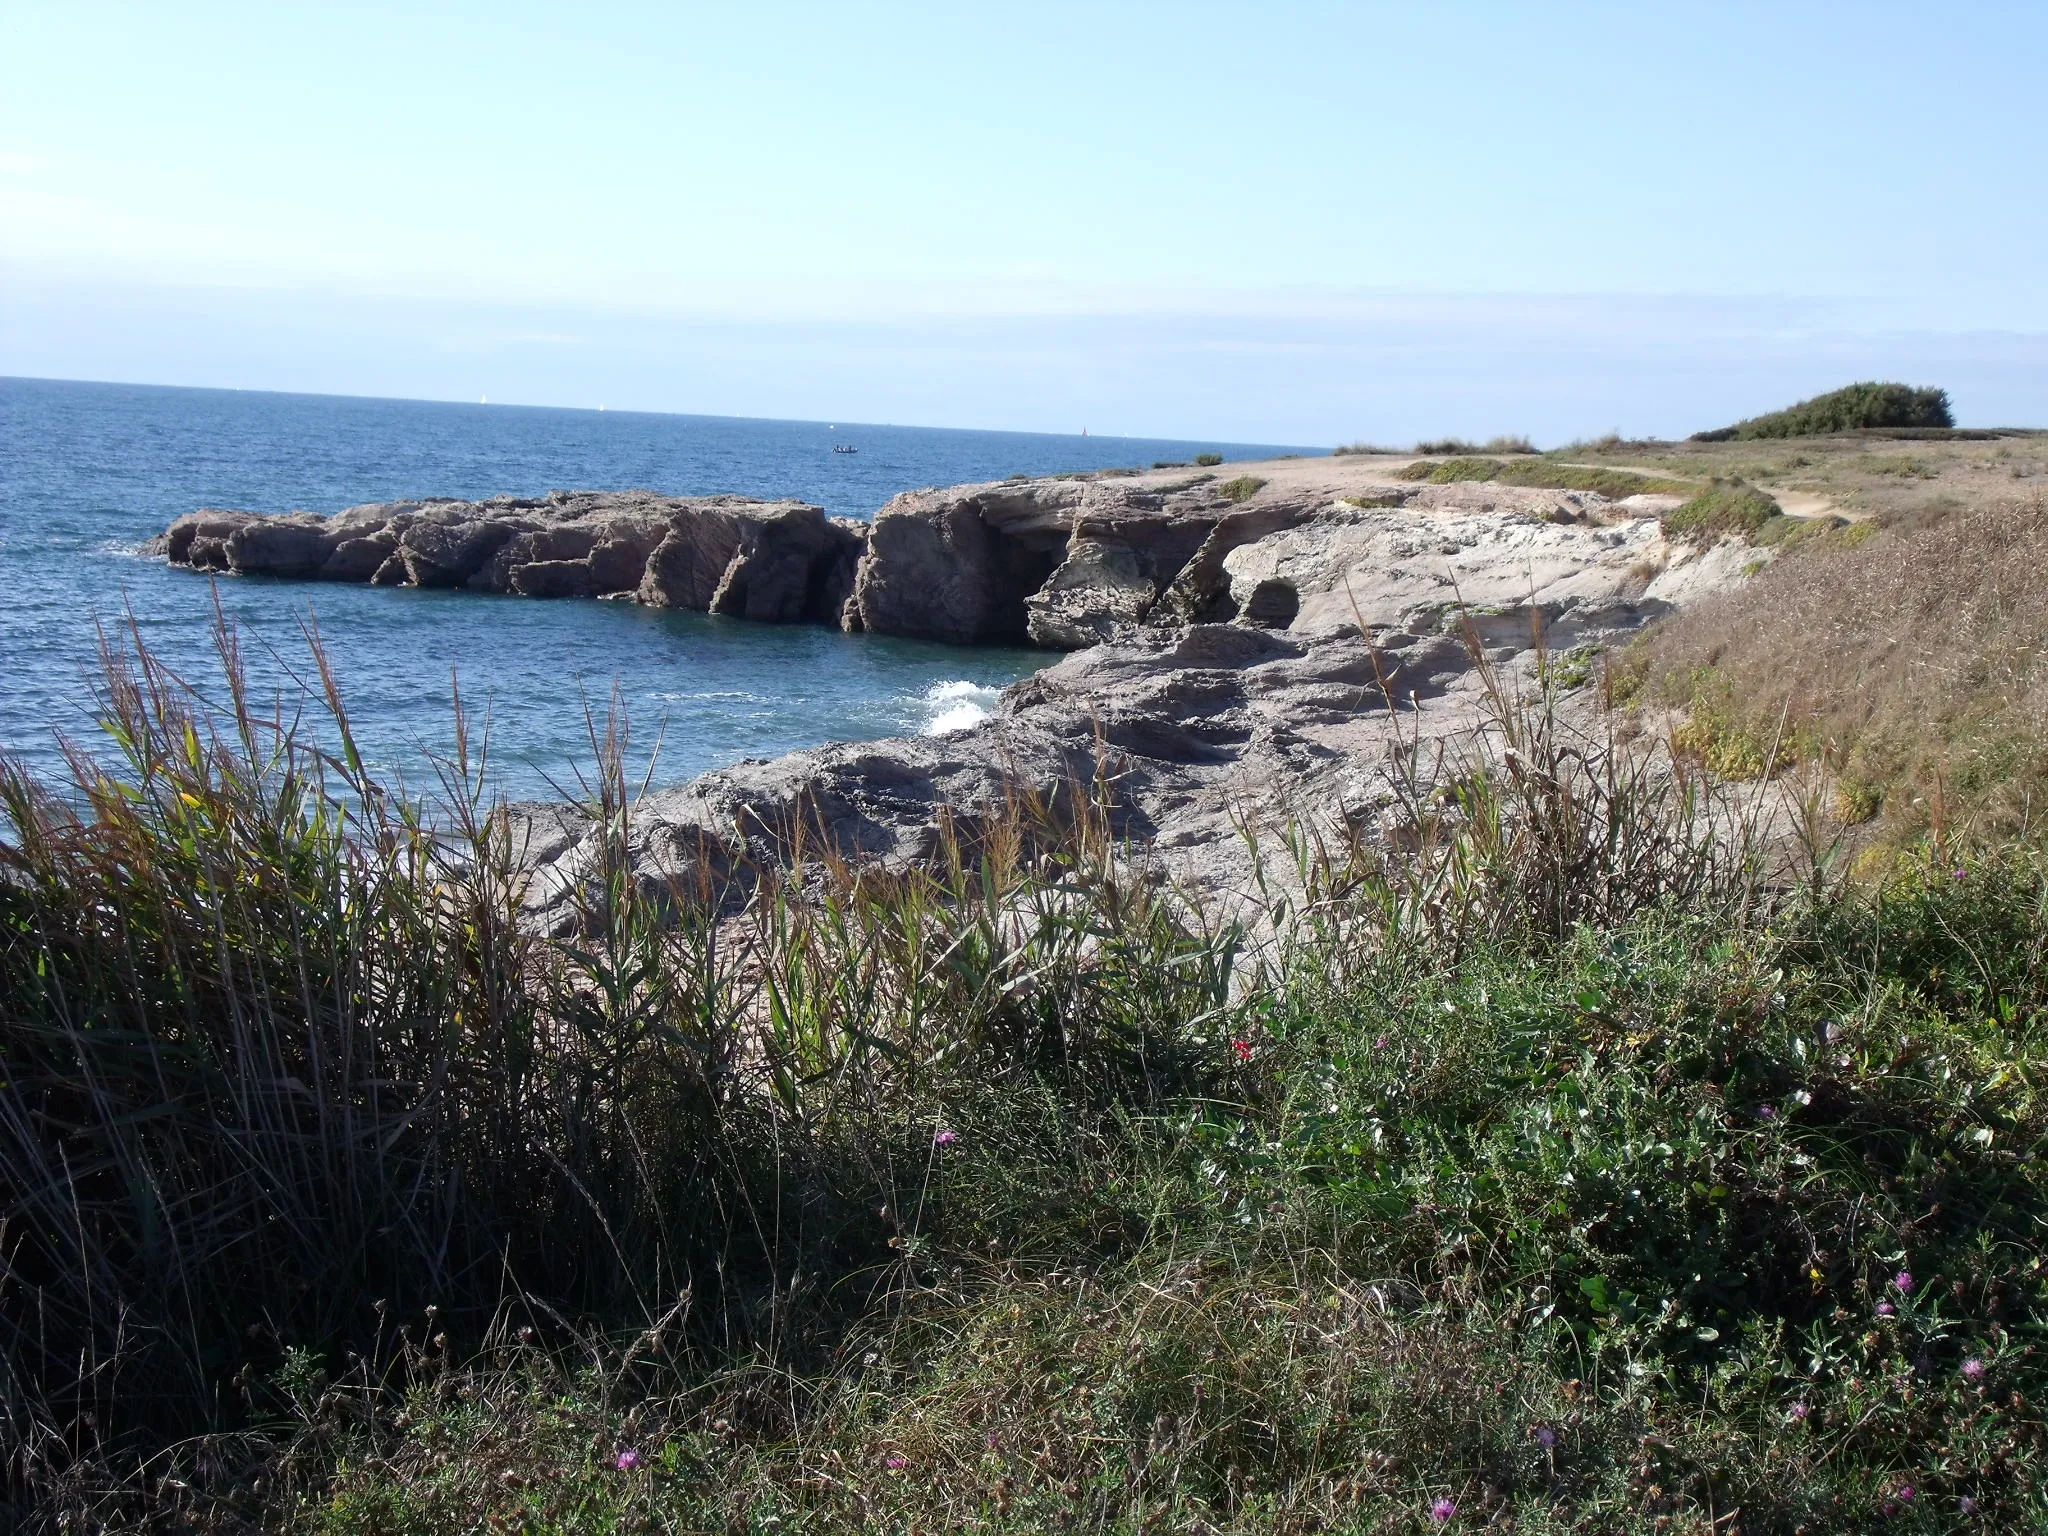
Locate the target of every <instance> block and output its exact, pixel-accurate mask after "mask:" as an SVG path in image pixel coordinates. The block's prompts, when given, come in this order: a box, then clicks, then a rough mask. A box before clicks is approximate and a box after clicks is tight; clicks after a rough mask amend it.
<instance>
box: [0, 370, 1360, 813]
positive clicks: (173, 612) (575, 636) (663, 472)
mask: <svg viewBox="0 0 2048 1536" xmlns="http://www.w3.org/2000/svg"><path fill="white" fill-rule="evenodd" d="M838 445H850V446H852V447H853V448H855V449H857V450H858V451H857V452H855V453H835V452H833V449H834V447H835V446H838ZM1317 451H1320V450H1315V449H1301V448H1290V447H1288V446H1286V445H1282V444H1260V443H1225V442H1215V441H1207V440H1176V439H1155V438H1128V437H1084V436H1071V437H1069V436H1055V435H1049V434H1038V433H1025V432H981V431H960V430H950V429H941V428H932V427H906V426H885V425H876V424H872V423H856V422H824V421H773V420H755V419H750V418H741V417H727V416H679V415H658V414H652V413H647V412H639V411H611V410H607V411H595V410H558V409H546V408H537V407H528V406H513V405H493V404H485V403H479V404H476V405H468V404H454V403H447V402H429V401H417V400H381V399H364V398H357V397H346V396H329V395H293V394H269V393H257V392H252V391H240V390H214V389H177V388H163V387H155V386H144V385H131V384H96V383H75V382H62V381H55V380H46V379H17V378H0V753H6V754H8V755H10V756H12V757H14V758H16V759H18V760H23V761H26V762H27V764H28V765H29V766H30V768H31V769H33V770H34V771H35V772H36V773H38V774H39V775H41V776H43V777H44V778H45V779H46V780H48V781H50V782H52V783H53V784H54V783H56V782H58V781H59V780H60V779H61V777H62V774H63V768H64V760H65V757H64V754H65V744H66V743H67V742H68V743H70V744H72V746H74V747H76V748H82V749H84V750H85V751H87V752H89V753H92V754H94V755H96V756H100V757H102V758H104V757H106V756H107V755H108V752H109V750H110V749H109V742H108V738H107V736H106V733H105V732H104V731H103V730H102V729H101V728H100V726H99V725H98V719H99V715H98V713H97V706H98V703H99V701H100V699H101V698H102V697H103V688H102V681H101V680H102V676H103V673H102V668H101V661H100V658H101V647H102V644H103V643H105V642H107V641H112V642H114V643H116V644H123V645H125V644H129V643H131V641H132V640H133V639H139V641H140V642H141V643H142V644H143V645H144V646H146V647H147V648H148V650H149V651H150V653H151V654H152V655H154V656H155V657H156V658H157V659H158V660H159V661H160V662H161V663H163V664H164V665H165V666H167V667H168V668H170V669H171V670H172V671H173V672H174V673H175V674H177V676H179V677H180V678H181V679H183V680H184V681H185V682H186V683H187V684H189V685H190V686H191V687H192V688H193V689H194V690H196V691H197V692H198V694H199V695H200V697H201V699H202V700H203V701H204V702H206V703H208V704H215V705H217V704H218V703H219V701H220V700H221V697H222V683H223V673H222V668H221V665H220V660H219V655H218V651H217V648H216V641H215V630H216V612H218V613H219V614H220V615H221V616H223V617H225V619H226V621H227V622H228V624H229V625H230V626H231V627H232V629H233V631H234V633H235V636H236V639H237V643H238V646H239V649H240V653H241V655H242V657H243V660H244V662H245V664H246V667H247V670H248V673H249V676H250V677H251V679H252V681H253V683H254V685H255V689H256V692H257V695H258V697H259V699H261V700H262V701H263V702H264V704H265V706H266V708H282V709H283V710H285V711H286V712H287V714H290V713H293V712H295V711H298V710H300V709H301V708H303V707H304V706H305V705H306V703H307V697H306V690H307V688H308V685H309V684H310V683H312V682H313V680H314V677H315V673H314V669H313V665H312V648H311V641H310V637H311V636H312V635H313V634H314V633H316V632H317V634H318V637H319V642H320V644H321V646H322V647H323V649H324V651H325V653H326V656H327V659H328V662H329V664H330V665H331V667H332V669H333V672H334V673H335V675H336V676H337V678H338V679H339V683H340V688H341V694H342V697H343V699H344V701H345V703H346V705H347V709H348V713H349V717H350V723H351V727H352V730H353V733H354V735H355V737H356V740H357V743H358V746H359V748H360V749H361V751H362V752H363V754H364V756H365V758H366V759H367V760H368V761H369V763H370V765H371V767H372V768H373V769H374V770H375V771H377V772H378V773H379V774H380V776H382V777H383V778H385V779H386V780H387V781H388V782H391V783H393V784H397V785H402V786H407V787H411V788H413V789H415V790H425V789H427V788H430V787H431V786H432V784H433V783H434V782H435V773H434V768H433V764H434V763H435V762H436V760H442V759H445V758H446V757H447V756H448V755H449V753H450V752H451V750H452V748H453V745H454V742H455V736H456V730H455V719H456V712H455V701H456V698H457V694H458V690H459V695H460V699H461V702H462V707H463V710H464V712H465V714H466V716H467V717H468V719H469V721H470V724H471V733H472V737H473V742H472V745H473V746H474V745H475V744H476V742H478V741H487V742H488V749H489V750H488V758H487V764H488V766H487V770H486V771H487V775H488V780H489V788H490V790H491V791H492V792H493V793H495V794H500V795H503V796H506V797H508V798H514V799H524V798H546V797H557V796H562V795H574V794H577V793H579V792H580V786H581V785H582V784H583V783H584V782H586V781H587V779H588V776H589V773H590V769H591V767H592V764H593V762H594V760H595V746H594V740H593V736H594V733H595V734H602V732H603V731H604V729H605V728H606V722H607V721H608V720H610V719H612V718H614V711H615V709H616V718H618V719H620V720H621V721H623V722H624V723H625V725H626V727H627V730H628V748H627V755H628V760H629V763H630V765H631V767H632V770H633V772H634V774H635V776H636V779H644V780H645V781H646V782H649V783H654V784H666V783H676V782H681V781H683V780H686V779H689V778H692V777H694V776H696V775H697V774H700V773H703V772H706V771H707V770H710V769H713V768H718V767H723V766H726V765H729V764H732V763H735V762H738V761H740V760H743V759H747V758H765V757H773V756H778V755H780V754H782V753H785V752H790V751H794V750H796V749H798V748H802V747H810V746H817V745H821V744H823V743H827V742H835V741H859V740H871V739H874V738H878V737H884V736H898V735H910V734H917V733H927V732H932V733H935V732H943V731H947V730H955V729H960V728H962V727H964V726H968V725H972V724H973V723H974V722H975V721H976V720H979V719H981V718H983V717H985V716H986V715H987V713H988V712H989V711H990V710H991V709H992V708H993V706H994V704H995V701H996V697H997V694H998V693H999V692H1000V690H1001V689H1002V688H1003V687H1004V686H1005V685H1007V684H1009V683H1012V682H1015V681H1017V680H1018V679H1019V678H1022V677H1026V676H1028V675H1030V674H1031V673H1032V672H1034V671H1036V670H1038V669H1039V668H1040V667H1043V666H1045V665H1046V664H1048V663H1049V662H1050V661H1052V660H1053V659H1055V657H1054V656H1053V654H1052V653H1049V652H1045V651H1031V650H1014V649H1002V650H997V649H983V648H973V649H968V648H960V647H953V646H942V645H933V644H926V643H922V642H917V641H907V640H898V639H890V638H885V637H880V636H872V635H843V634H839V633H837V632H835V631H831V630H827V629H823V628H815V627H811V626H796V625H768V624H753V623H749V622H747V621H745V620H742V619H730V618H720V617H714V616H711V615H707V614H696V613H674V612H663V611H657V610H653V609H647V608H642V607H640V606H638V605H636V604H633V603H628V602H586V601H576V600H563V601H543V600H536V599H528V598H514V597H503V596H493V595H487V594H480V593H470V592H448V591H428V592H421V591H412V590H407V589H402V588H371V587H356V586H341V585H331V584H324V583H301V582H286V581H276V580H270V579H266V578H259V577H226V578H221V579H218V580H216V579H214V578H211V577H208V576H205V575H201V574H198V573H195V572H191V571H184V570H174V569H172V568H171V567H170V566H168V565H167V564H165V563H164V562H163V561H162V560H161V559H156V558H152V557H150V556H148V555H146V554H145V553H144V552H143V546H144V544H145V542H146V541H147V540H149V539H150V538H151V537H153V536H154V535H156V534H158V533H161V532H162V531H163V529H164V527H165V526H166V525H167V524H168V523H169V522H170V521H171V520H172V519H173V518H175V517H177V516H179V515H180V514H182V513H186V512H190V511H193V510H195V509H197V508H200V507H230V508H239V509H244V510H251V511H261V512H283V511H291V510H298V509H305V510H309V511H314V512H334V511H339V510H340V509H341V508H343V507H348V506H354V505H357V504H358V503H362V502H369V501H391V500H398V499H401V498H409V497H420V496H458V497H464V498H475V497H483V496H491V495H496V494H498V493H500V492H510V493H513V494H518V495H537V494H541V493H544V492H546V491H549V490H555V489H616V490H623V489H630V488H635V487H644V488H648V489H652V490H656V491H661V492H665V493H668V494H673V495H702V494H710V493H714V492H737V493H739V494H742V495H748V496H760V497H770V498H773V497H796V498H799V499H802V500H805V501H810V502H815V503H817V504H818V505H820V506H822V507H824V508H825V510H826V511H827V512H830V513H834V514H838V515H844V516H853V517H869V516H872V515H873V514H874V512H875V511H876V510H877V509H878V508H880V507H881V506H882V505H883V504H884V503H885V502H887V501H888V500H889V498H890V497H892V496H894V495H895V494H897V493H898V492H899V491H904V490H909V489H914V488H916V487H920V486H942V485H954V484H960V483H963V482H968V481H977V480H994V479H1001V478H1002V477H1004V476H1006V475H1011V474H1019V473H1021V474H1027V475H1044V474H1054V473H1061V472H1065V471H1072V470H1087V469H1105V468H1112V467H1118V466H1125V465H1146V466H1149V465H1151V464H1153V463H1155V462H1158V461H1162V460H1166V461H1176V460H1178V461H1185V460H1189V459H1192V458H1193V457H1194V455H1195V454H1197V453H1203V452H1216V453H1221V454H1223V455H1224V456H1225V457H1226V458H1227V459H1236V458H1260V457H1268V456H1271V455H1272V454H1275V453H1284V452H1317ZM216 605H217V606H216ZM315 713H316V714H317V711H316V712H315Z"/></svg>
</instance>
